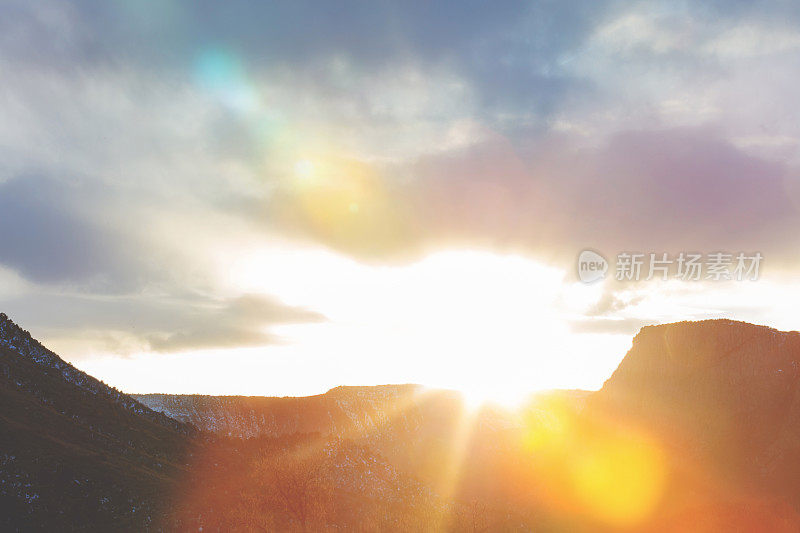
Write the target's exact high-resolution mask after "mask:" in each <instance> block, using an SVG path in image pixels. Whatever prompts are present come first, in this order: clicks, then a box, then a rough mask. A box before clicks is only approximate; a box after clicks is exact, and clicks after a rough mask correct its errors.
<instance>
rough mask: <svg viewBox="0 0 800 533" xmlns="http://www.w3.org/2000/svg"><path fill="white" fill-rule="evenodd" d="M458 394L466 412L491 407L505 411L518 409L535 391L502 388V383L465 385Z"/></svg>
mask: <svg viewBox="0 0 800 533" xmlns="http://www.w3.org/2000/svg"><path fill="white" fill-rule="evenodd" d="M458 392H459V393H460V394H461V397H462V400H463V402H464V407H465V408H466V409H467V411H469V412H475V411H480V410H481V409H484V408H491V407H499V408H502V409H506V410H515V409H518V408H520V407H521V406H522V405H523V404H524V403H525V400H526V399H528V398H529V397H530V396H531V395H532V394H534V393H535V392H536V391H533V390H531V391H526V390H521V389H519V388H508V387H506V386H504V383H484V384H474V385H465V386H463V387H461V388H460V389H459V390H458Z"/></svg>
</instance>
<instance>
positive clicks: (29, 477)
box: [0, 314, 197, 530]
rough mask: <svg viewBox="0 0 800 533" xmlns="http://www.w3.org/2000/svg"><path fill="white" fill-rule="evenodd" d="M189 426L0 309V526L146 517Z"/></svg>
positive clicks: (164, 487)
mask: <svg viewBox="0 0 800 533" xmlns="http://www.w3.org/2000/svg"><path fill="white" fill-rule="evenodd" d="M196 434H197V430H196V429H195V428H193V427H191V426H188V425H186V424H183V423H180V422H177V421H175V420H173V419H170V418H168V417H166V416H164V415H162V414H160V413H157V412H154V411H152V410H151V409H149V408H147V407H145V406H143V405H142V404H140V403H138V402H137V401H136V400H134V399H133V398H131V397H130V396H127V395H125V394H123V393H121V392H119V391H117V390H115V389H112V388H111V387H108V386H107V385H105V384H103V383H102V382H100V381H98V380H96V379H95V378H93V377H91V376H88V375H86V374H84V373H83V372H81V371H79V370H77V369H76V368H74V367H73V366H72V365H70V364H68V363H66V362H65V361H63V360H62V359H61V358H59V357H58V356H57V355H56V354H54V353H53V352H51V351H49V350H47V349H46V348H45V347H43V346H42V345H41V344H40V343H39V342H37V341H36V340H35V339H33V338H32V337H31V336H30V334H29V333H28V332H27V331H25V330H23V329H21V328H20V327H18V326H17V325H16V324H14V323H13V322H12V321H11V320H9V319H8V317H7V316H6V315H5V314H0V529H4V530H13V529H16V528H22V529H25V530H28V529H37V528H44V529H48V528H50V529H52V528H55V527H56V526H58V527H61V528H63V527H66V526H69V527H76V528H80V527H87V526H91V527H92V528H94V529H103V528H104V527H106V528H110V527H112V525H113V526H114V527H115V528H116V529H128V528H130V529H140V528H142V527H144V526H146V525H148V524H153V523H154V521H156V520H157V518H158V516H159V513H160V503H159V502H161V500H162V498H163V496H164V495H165V494H167V493H168V492H169V490H170V487H171V486H172V485H173V484H174V483H175V482H176V481H177V480H179V479H180V478H181V477H182V476H183V475H184V474H185V471H186V461H187V458H186V456H185V451H186V449H187V446H188V444H189V442H190V441H191V439H192V438H193V436H195V435H196Z"/></svg>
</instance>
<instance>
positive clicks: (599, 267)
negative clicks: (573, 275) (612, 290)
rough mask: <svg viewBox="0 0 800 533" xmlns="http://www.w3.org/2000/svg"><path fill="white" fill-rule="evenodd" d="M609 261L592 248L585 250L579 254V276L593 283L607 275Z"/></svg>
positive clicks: (585, 281)
mask: <svg viewBox="0 0 800 533" xmlns="http://www.w3.org/2000/svg"><path fill="white" fill-rule="evenodd" d="M606 272H608V261H606V258H605V257H603V256H602V255H600V254H598V253H597V252H593V251H592V250H584V251H582V252H581V254H580V255H579V256H578V278H579V279H580V280H581V281H582V282H584V283H593V282H595V281H597V280H600V279H603V278H604V277H606Z"/></svg>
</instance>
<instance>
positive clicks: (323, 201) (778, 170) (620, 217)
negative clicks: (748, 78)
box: [270, 129, 798, 265]
mask: <svg viewBox="0 0 800 533" xmlns="http://www.w3.org/2000/svg"><path fill="white" fill-rule="evenodd" d="M373 172H377V173H379V171H378V170H374V171H373ZM384 172H390V173H391V172H394V173H396V174H395V177H393V178H390V179H388V180H387V179H385V178H383V181H384V182H385V181H388V182H389V183H392V185H389V186H388V189H387V190H381V191H380V193H370V194H364V195H362V196H361V197H360V198H361V199H362V201H363V205H361V204H359V205H360V207H359V210H358V211H355V212H347V206H348V205H349V202H350V201H351V200H352V199H353V198H356V196H352V197H351V196H348V189H347V187H348V184H347V183H346V182H345V183H338V184H336V185H334V186H332V187H333V188H332V189H330V190H328V189H326V190H321V191H316V192H313V191H312V192H310V193H309V192H307V191H304V190H299V191H295V192H292V193H289V194H288V195H287V196H276V197H275V201H276V202H279V203H281V204H282V206H283V208H284V209H286V210H288V211H289V212H291V213H292V215H293V216H292V217H288V218H287V219H286V220H280V219H278V220H277V221H276V220H275V219H274V218H272V219H270V222H271V223H275V222H278V223H281V222H282V223H284V224H287V225H289V226H290V227H291V228H294V229H295V230H296V229H298V228H299V229H301V230H303V231H305V232H306V233H307V234H310V235H311V236H312V237H314V238H317V239H319V240H321V241H323V242H324V243H325V244H327V245H330V246H333V247H337V248H339V249H341V250H344V251H347V252H350V253H354V254H357V255H360V256H362V257H363V258H365V259H371V260H381V259H382V258H383V259H389V260H392V259H396V258H397V257H403V256H404V254H406V253H408V252H409V251H411V252H412V253H416V252H419V251H420V250H425V249H426V248H429V247H436V246H443V245H448V244H450V245H459V244H465V243H471V244H473V245H476V244H477V245H481V246H486V247H490V248H495V249H499V250H502V249H511V250H519V251H527V252H529V253H534V254H539V255H541V256H544V257H545V258H548V257H549V258H550V259H554V260H560V261H562V264H564V265H569V264H571V262H572V261H573V260H574V257H575V255H576V254H577V253H578V252H579V251H580V250H582V249H584V248H587V247H593V248H596V249H599V250H600V251H603V252H604V253H607V254H616V253H618V252H622V251H626V250H627V251H640V252H643V253H647V252H652V251H656V252H660V251H665V252H671V253H677V252H679V251H696V250H699V251H703V252H706V253H710V252H713V251H716V250H729V251H732V252H737V251H756V250H759V251H762V252H764V253H766V254H767V256H770V254H771V257H772V260H774V261H776V263H777V262H780V261H782V260H786V259H787V258H789V257H791V256H792V254H793V248H794V243H795V238H794V237H793V236H792V235H791V230H790V229H789V228H791V227H793V225H794V224H796V222H797V219H798V213H797V209H796V206H795V205H794V204H793V202H792V200H791V196H792V195H793V194H794V193H793V192H792V188H793V186H792V181H793V179H794V177H793V174H792V168H791V167H788V166H787V165H785V164H781V163H778V162H775V161H770V160H766V159H763V158H760V157H757V156H753V155H750V154H747V153H746V152H744V151H742V150H741V149H739V148H737V147H736V146H734V145H733V144H731V143H730V142H728V141H726V140H724V139H723V138H720V137H719V136H718V135H717V134H716V133H715V132H714V131H713V130H710V129H673V130H655V131H629V132H622V133H619V134H617V135H615V136H613V137H612V138H610V139H609V140H608V142H606V143H604V144H602V145H600V146H599V147H596V148H591V147H589V148H587V147H582V146H580V145H578V144H571V143H570V142H568V140H564V139H560V140H559V139H558V138H551V139H546V138H544V139H538V140H537V141H536V142H532V143H528V144H526V143H514V142H512V141H511V140H508V139H504V138H502V137H499V138H496V139H494V140H492V141H490V142H487V143H484V144H482V145H478V146H470V147H469V148H467V149H464V150H461V151H457V152H450V153H445V154H439V155H434V156H429V157H424V158H419V159H417V160H415V161H413V162H410V163H409V164H408V165H406V166H403V167H401V168H398V167H393V168H390V169H385V170H384ZM397 175H402V176H403V179H400V178H398V177H396V176H397ZM317 196H318V197H317ZM383 196H386V197H388V198H391V199H392V203H391V206H390V209H384V208H383V204H380V205H381V207H380V208H379V209H376V210H375V211H371V210H370V209H369V207H370V205H369V204H370V202H371V201H374V202H381V201H382V199H381V198H382V197H383ZM310 197H312V198H313V203H312V205H314V206H318V207H319V208H320V209H322V208H323V207H324V208H325V209H328V210H331V211H332V212H336V213H341V218H340V217H338V216H331V218H329V219H326V220H324V222H325V223H324V224H323V225H322V226H318V223H319V220H316V219H315V218H314V215H315V214H318V213H319V211H314V212H313V213H311V214H309V215H305V214H303V213H304V212H303V205H304V203H305V202H307V201H309V198H310ZM320 228H321V229H320ZM335 230H338V231H335Z"/></svg>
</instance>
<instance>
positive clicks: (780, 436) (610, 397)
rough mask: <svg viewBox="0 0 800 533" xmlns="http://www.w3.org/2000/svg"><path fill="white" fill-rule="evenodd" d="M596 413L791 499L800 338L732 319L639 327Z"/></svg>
mask: <svg viewBox="0 0 800 533" xmlns="http://www.w3.org/2000/svg"><path fill="white" fill-rule="evenodd" d="M594 403H595V404H596V405H602V406H603V407H604V408H607V409H611V410H613V412H615V413H617V414H623V415H625V416H628V417H632V418H634V419H636V420H638V421H640V422H644V423H646V424H648V425H649V426H650V427H652V428H655V430H656V431H658V433H659V434H660V435H662V437H663V438H664V439H665V440H666V441H668V442H671V443H672V445H673V446H676V447H677V448H679V449H681V450H684V451H688V452H689V453H691V454H692V455H693V456H695V457H699V458H702V459H704V460H706V461H709V462H713V463H715V464H718V465H721V466H720V468H722V469H724V470H725V471H727V472H733V473H735V474H739V475H743V476H746V477H755V478H757V479H759V480H762V481H764V482H765V483H767V484H769V485H772V486H774V487H778V488H780V489H781V491H782V492H785V491H786V490H787V489H789V488H790V487H793V486H794V485H796V484H797V482H796V481H795V480H796V479H798V477H797V475H798V474H800V333H797V332H781V331H777V330H775V329H772V328H769V327H765V326H756V325H753V324H748V323H744V322H736V321H731V320H706V321H699V322H679V323H675V324H667V325H662V326H649V327H645V328H643V329H642V330H641V331H640V332H639V334H638V335H637V336H636V337H635V338H634V340H633V346H632V348H631V349H630V351H629V352H628V354H627V355H626V356H625V358H624V360H623V361H622V363H621V364H620V365H619V367H618V368H617V370H616V371H615V372H614V374H613V375H612V376H611V378H609V379H608V381H606V383H605V384H604V386H603V388H602V390H601V391H599V392H598V393H597V394H596V397H595V398H594Z"/></svg>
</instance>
